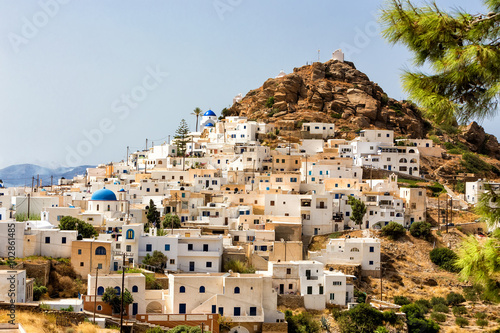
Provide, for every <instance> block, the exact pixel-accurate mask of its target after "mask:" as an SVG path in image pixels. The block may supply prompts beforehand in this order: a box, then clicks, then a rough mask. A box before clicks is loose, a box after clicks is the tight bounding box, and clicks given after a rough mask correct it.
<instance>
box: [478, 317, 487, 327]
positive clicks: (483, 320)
mask: <svg viewBox="0 0 500 333" xmlns="http://www.w3.org/2000/svg"><path fill="white" fill-rule="evenodd" d="M476 325H477V326H480V327H484V326H488V321H487V320H485V319H478V320H476Z"/></svg>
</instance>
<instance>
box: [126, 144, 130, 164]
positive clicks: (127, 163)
mask: <svg viewBox="0 0 500 333" xmlns="http://www.w3.org/2000/svg"><path fill="white" fill-rule="evenodd" d="M128 149H129V147H128V146H127V157H126V160H127V166H128Z"/></svg>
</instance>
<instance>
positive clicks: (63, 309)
mask: <svg viewBox="0 0 500 333" xmlns="http://www.w3.org/2000/svg"><path fill="white" fill-rule="evenodd" d="M74 310H75V309H74V308H73V306H72V305H70V306H68V307H67V308H61V311H65V312H73V311H74Z"/></svg>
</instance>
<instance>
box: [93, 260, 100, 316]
mask: <svg viewBox="0 0 500 333" xmlns="http://www.w3.org/2000/svg"><path fill="white" fill-rule="evenodd" d="M98 276H99V267H96V268H95V290H94V324H95V311H96V308H97V277H98Z"/></svg>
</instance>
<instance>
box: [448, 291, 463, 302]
mask: <svg viewBox="0 0 500 333" xmlns="http://www.w3.org/2000/svg"><path fill="white" fill-rule="evenodd" d="M463 302H465V298H464V297H463V296H462V295H461V294H458V293H455V292H451V293H449V294H448V295H446V303H448V305H459V304H460V303H463Z"/></svg>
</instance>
